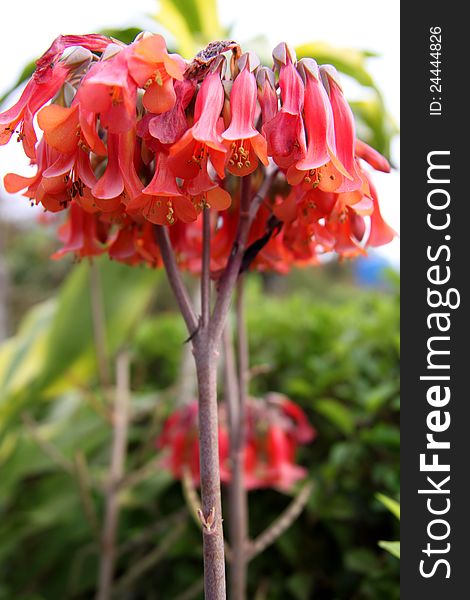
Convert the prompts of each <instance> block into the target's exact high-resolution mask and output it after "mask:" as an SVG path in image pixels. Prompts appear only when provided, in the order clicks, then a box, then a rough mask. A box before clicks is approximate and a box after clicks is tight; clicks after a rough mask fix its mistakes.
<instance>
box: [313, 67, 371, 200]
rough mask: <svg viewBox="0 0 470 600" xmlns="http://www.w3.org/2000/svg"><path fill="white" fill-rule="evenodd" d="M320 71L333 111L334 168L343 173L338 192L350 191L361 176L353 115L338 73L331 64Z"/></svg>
mask: <svg viewBox="0 0 470 600" xmlns="http://www.w3.org/2000/svg"><path fill="white" fill-rule="evenodd" d="M320 73H321V76H322V79H323V83H324V85H325V87H326V90H327V92H328V96H329V98H330V103H331V108H332V111H333V120H334V130H335V149H334V150H335V152H334V156H335V157H336V158H337V161H334V166H335V168H336V169H337V170H338V171H339V173H341V174H342V175H343V178H342V179H343V181H342V184H341V186H339V187H338V188H337V191H338V192H350V191H354V190H357V189H358V188H360V187H361V178H360V177H359V175H358V172H357V168H356V159H355V145H356V128H355V125H354V115H353V113H352V110H351V107H350V106H349V104H348V102H347V100H346V98H345V97H344V94H343V91H342V89H341V86H340V85H339V83H338V74H337V72H336V69H335V68H334V67H332V66H331V65H322V66H321V67H320Z"/></svg>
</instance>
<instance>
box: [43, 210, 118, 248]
mask: <svg viewBox="0 0 470 600" xmlns="http://www.w3.org/2000/svg"><path fill="white" fill-rule="evenodd" d="M59 237H60V238H61V240H62V242H63V243H64V245H63V247H62V248H61V249H60V250H58V251H57V252H55V253H54V254H53V255H52V258H54V259H57V258H62V256H64V254H67V253H68V252H72V253H74V254H75V255H76V256H78V257H79V258H82V257H85V256H98V255H99V254H103V252H105V251H106V246H104V245H103V242H105V241H106V239H107V231H106V228H105V227H104V224H103V223H102V222H99V221H98V220H97V219H96V216H95V215H92V214H90V213H87V212H86V211H84V210H83V209H82V208H81V207H80V206H79V205H78V204H77V203H76V202H72V204H71V205H70V211H69V218H68V221H67V222H66V223H65V224H64V225H63V226H62V227H61V229H60V232H59Z"/></svg>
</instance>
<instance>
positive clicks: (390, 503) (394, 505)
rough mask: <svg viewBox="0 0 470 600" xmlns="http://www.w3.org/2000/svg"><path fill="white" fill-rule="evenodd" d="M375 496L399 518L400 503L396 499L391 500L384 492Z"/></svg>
mask: <svg viewBox="0 0 470 600" xmlns="http://www.w3.org/2000/svg"><path fill="white" fill-rule="evenodd" d="M375 497H376V498H377V500H378V501H379V502H381V503H382V504H383V505H384V506H385V507H386V508H388V510H389V511H390V512H391V513H392V514H394V515H395V517H396V518H397V519H398V520H400V504H399V503H398V502H397V501H396V500H393V499H392V498H389V497H388V496H385V494H380V493H377V494H375Z"/></svg>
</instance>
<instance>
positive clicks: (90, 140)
mask: <svg viewBox="0 0 470 600" xmlns="http://www.w3.org/2000/svg"><path fill="white" fill-rule="evenodd" d="M228 51H231V52H232V59H231V61H230V68H228V59H227V57H226V55H225V54H224V52H228ZM273 61H274V62H273V68H272V69H271V68H268V67H265V66H262V65H260V63H259V60H258V59H257V57H256V56H255V55H254V54H253V53H251V52H247V53H244V54H242V53H241V50H240V48H239V46H238V45H237V44H236V43H235V42H214V43H213V44H211V45H209V46H208V48H207V49H206V50H204V51H202V52H201V53H199V55H197V56H196V57H195V59H194V60H193V61H192V62H187V61H185V60H183V59H182V58H181V57H180V56H179V55H177V54H171V53H169V52H168V50H167V48H166V44H165V41H164V39H163V38H162V37H161V36H160V35H152V34H147V33H142V34H140V35H139V36H138V37H137V38H136V40H135V41H134V42H133V43H132V44H130V45H124V44H122V43H120V42H116V41H115V40H111V39H109V38H106V37H104V36H101V35H85V36H60V37H59V38H57V39H56V40H55V41H54V43H53V44H52V46H51V47H50V48H49V50H48V51H47V52H46V53H45V54H44V55H43V56H42V58H41V59H39V60H38V62H37V68H36V71H35V72H34V74H33V76H32V78H31V80H30V81H29V82H28V84H27V85H26V87H25V89H24V91H23V93H22V95H21V97H20V99H19V100H18V102H17V103H16V104H15V105H14V106H13V107H12V108H10V109H9V110H7V111H5V112H3V113H1V114H0V144H5V143H7V142H8V141H9V140H10V139H11V137H12V135H13V134H14V133H16V134H17V136H18V140H19V141H21V142H22V144H23V147H24V151H25V153H26V155H27V156H28V157H29V159H30V160H31V163H32V164H33V165H35V166H36V169H37V170H36V173H35V174H34V175H33V176H31V177H23V176H20V175H17V174H14V173H9V174H8V175H6V177H5V182H4V183H5V188H6V190H7V191H8V192H11V193H14V192H19V191H23V194H24V195H25V196H26V197H27V198H29V199H30V200H31V201H34V202H35V203H36V204H41V205H42V206H43V207H44V209H45V210H48V211H51V212H59V211H62V210H65V209H68V210H67V220H66V222H65V223H64V225H63V226H62V227H61V230H60V238H61V240H62V242H63V247H62V248H61V249H60V250H59V251H58V252H57V253H56V255H55V256H56V257H59V256H62V255H63V254H64V253H67V252H73V253H74V254H75V255H76V256H77V257H85V256H94V255H98V254H102V253H108V254H109V256H110V257H111V258H112V259H115V260H118V261H122V262H125V263H128V264H138V263H142V262H144V263H148V264H150V265H153V266H159V265H160V264H161V257H160V253H159V250H158V247H157V245H156V243H155V240H154V225H166V226H171V227H170V237H171V241H172V245H173V247H174V250H175V253H176V256H177V258H178V261H179V263H180V265H181V266H182V267H183V268H186V269H188V270H190V271H193V272H198V271H199V270H200V261H201V243H202V226H201V219H198V215H199V214H200V213H201V211H202V209H203V208H204V207H210V209H212V210H211V226H212V241H211V246H212V248H211V257H212V258H211V260H212V265H211V268H212V271H213V273H217V272H218V271H220V270H221V269H223V268H224V266H225V264H226V262H227V259H228V256H229V254H230V251H231V247H232V243H233V240H234V238H235V234H236V228H237V223H238V220H239V216H240V188H241V185H240V181H241V178H242V177H243V176H246V175H250V174H252V177H251V179H252V181H251V189H252V191H253V194H255V193H256V190H257V189H259V188H260V185H261V183H262V180H263V176H264V174H265V172H266V168H268V166H269V165H270V167H269V168H271V169H273V168H275V169H276V170H277V175H276V178H275V180H274V183H273V186H272V189H271V190H270V191H269V192H267V194H266V197H265V198H263V199H262V200H263V202H262V204H261V208H260V210H259V211H258V213H257V216H256V218H255V220H254V222H253V224H252V227H251V230H250V234H249V239H248V244H249V246H251V247H252V248H254V249H256V252H253V253H252V254H253V257H252V260H251V261H250V266H251V267H252V268H258V269H261V270H265V269H274V270H277V271H280V272H285V271H287V270H288V269H289V268H290V267H291V266H292V265H294V264H299V263H310V262H314V261H315V260H316V257H317V254H318V253H319V252H327V251H336V252H337V253H338V254H339V255H341V256H345V257H351V256H355V255H357V254H359V253H363V252H364V251H365V250H364V248H365V247H366V246H367V245H369V246H378V245H381V244H385V243H387V242H389V241H390V240H391V239H392V237H393V236H394V232H393V230H391V228H390V227H389V226H388V225H387V224H386V223H385V222H384V220H383V218H382V216H381V213H380V209H379V204H378V200H377V195H376V193H375V190H374V187H373V185H372V183H371V181H370V178H369V175H368V173H367V172H366V171H365V170H364V162H367V163H369V165H371V166H372V167H373V168H375V169H379V170H382V171H388V170H389V165H388V163H387V161H386V160H385V159H384V158H383V157H382V156H380V155H379V154H378V153H377V152H376V151H374V150H373V149H372V148H370V147H369V146H367V145H366V144H365V143H363V142H361V141H360V140H358V139H357V137H356V134H355V126H354V119H353V114H352V112H351V109H350V107H349V105H348V103H347V101H346V99H345V97H344V95H343V92H342V89H341V86H340V84H339V82H338V77H337V73H336V71H335V69H334V68H333V67H332V66H330V65H323V66H319V65H317V63H316V62H315V61H314V60H313V59H310V58H307V59H302V60H299V61H297V59H296V56H295V52H294V51H293V50H292V49H291V48H290V47H289V46H288V45H286V44H285V43H281V44H279V45H278V46H277V47H276V48H275V49H274V51H273ZM35 120H36V121H37V127H35ZM38 128H39V129H40V130H41V131H42V136H41V138H40V139H39V141H38V139H37V135H36V133H37V131H38Z"/></svg>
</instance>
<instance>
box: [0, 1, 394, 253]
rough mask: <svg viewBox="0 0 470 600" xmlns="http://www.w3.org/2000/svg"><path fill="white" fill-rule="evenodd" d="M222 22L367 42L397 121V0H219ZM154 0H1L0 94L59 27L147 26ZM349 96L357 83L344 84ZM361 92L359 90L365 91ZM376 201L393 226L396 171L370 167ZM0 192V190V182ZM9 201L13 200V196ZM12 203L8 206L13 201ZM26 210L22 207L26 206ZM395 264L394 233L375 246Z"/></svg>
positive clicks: (281, 34) (272, 36)
mask: <svg viewBox="0 0 470 600" xmlns="http://www.w3.org/2000/svg"><path fill="white" fill-rule="evenodd" d="M218 4H219V12H220V17H221V20H222V22H223V24H224V25H231V26H233V29H232V34H231V35H232V37H233V39H235V40H237V41H239V42H240V43H242V44H243V42H244V41H246V40H249V39H250V38H254V37H256V36H259V35H260V34H263V35H264V36H265V37H266V38H267V39H268V41H269V43H270V46H271V47H274V46H275V45H276V44H278V43H279V42H280V41H286V42H289V43H291V44H293V45H298V44H301V43H303V42H308V41H318V40H321V41H326V42H328V43H330V44H333V45H336V46H343V47H356V48H361V49H366V50H370V51H372V52H374V53H376V54H378V55H380V56H379V57H377V58H371V59H370V61H369V64H368V69H369V71H370V73H371V74H372V76H373V77H374V79H375V80H376V82H377V83H378V85H379V87H380V88H381V90H382V92H383V95H384V98H385V102H386V105H387V108H388V110H389V112H390V113H391V115H392V117H393V118H394V120H395V121H396V123H397V124H399V120H400V85H399V84H400V81H399V62H400V56H399V49H400V47H399V41H400V38H399V36H400V30H399V17H400V14H399V0H392V1H390V2H387V3H383V2H377V0H356V1H355V2H351V1H350V0H330V2H328V3H325V2H323V3H319V2H315V1H314V0H290V2H286V1H285V0H282V1H281V0H237V1H236V2H233V0H219V3H218ZM157 6H158V0H131V1H129V0H79V1H78V2H64V0H23V1H22V2H13V1H11V0H10V1H8V2H3V3H2V35H1V36H0V56H2V60H1V63H0V95H2V94H3V93H4V91H5V90H7V89H9V88H10V87H11V86H12V85H13V84H14V82H15V81H16V79H17V78H18V76H19V74H20V73H21V70H22V68H23V66H24V65H25V64H26V63H28V62H29V61H31V60H35V59H36V58H37V57H39V56H40V55H41V54H42V53H43V52H44V51H45V50H46V49H47V48H48V47H49V46H50V44H51V42H52V40H53V39H54V38H55V37H56V36H57V35H59V34H61V33H62V34H71V33H74V34H79V33H92V32H94V31H98V30H100V29H103V28H105V27H106V28H119V27H127V26H130V25H135V26H137V27H140V28H142V29H151V28H152V20H151V18H150V16H151V15H152V14H155V12H156V9H157ZM345 91H346V93H347V94H348V97H349V98H351V99H354V96H355V95H357V93H358V92H357V90H355V89H354V88H348V87H347V86H345ZM361 93H364V92H363V91H362V92H361ZM392 161H393V163H394V165H397V166H398V165H399V141H398V139H397V140H395V141H394V143H393V147H392ZM28 169H30V167H27V161H26V159H25V157H24V155H23V152H22V151H21V145H20V144H16V143H13V142H12V143H10V144H9V146H7V147H6V148H5V147H1V148H0V178H1V180H3V176H4V175H5V173H7V172H9V171H15V172H17V173H21V174H28V172H29V171H28ZM374 181H375V182H376V185H377V189H378V192H379V196H380V199H381V208H382V212H383V214H384V217H385V218H386V220H387V221H388V222H389V223H390V224H391V225H392V227H393V228H394V229H395V230H396V231H399V226H400V203H399V173H398V171H397V170H396V171H394V172H393V173H392V174H390V175H386V174H382V173H377V174H374ZM2 195H3V196H5V192H4V191H3V188H2ZM13 202H14V203H15V204H12V203H13ZM6 206H7V208H8V210H7V211H6V212H7V214H8V215H10V216H11V215H13V216H15V217H18V218H24V217H25V215H27V216H29V215H30V214H31V212H30V211H31V210H32V209H30V207H29V204H28V201H27V199H26V198H22V197H21V196H20V197H11V196H9V197H8V199H2V200H1V201H0V209H3V211H2V212H3V213H5V207H6ZM13 206H14V209H13V210H12V207H13ZM27 211H28V212H27ZM380 252H381V253H382V254H383V255H385V256H386V257H387V258H389V259H390V260H391V261H392V262H393V264H395V265H398V264H399V241H398V239H396V240H395V241H394V242H392V243H391V244H389V245H388V246H386V247H384V248H383V249H381V250H380Z"/></svg>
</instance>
